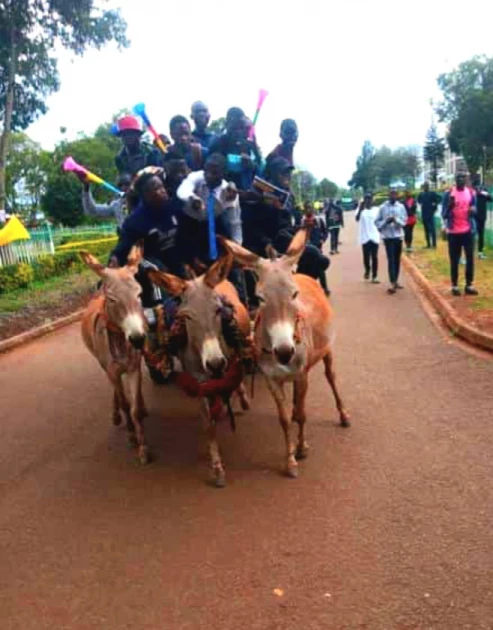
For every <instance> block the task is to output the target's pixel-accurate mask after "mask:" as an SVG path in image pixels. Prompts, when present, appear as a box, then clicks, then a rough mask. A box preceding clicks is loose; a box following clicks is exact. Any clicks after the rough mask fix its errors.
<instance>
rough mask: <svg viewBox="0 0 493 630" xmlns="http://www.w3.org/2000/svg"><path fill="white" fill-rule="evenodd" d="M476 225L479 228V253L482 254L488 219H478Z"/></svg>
mask: <svg viewBox="0 0 493 630" xmlns="http://www.w3.org/2000/svg"><path fill="white" fill-rule="evenodd" d="M476 225H477V226H478V252H479V253H482V251H483V249H484V230H485V227H486V217H476Z"/></svg>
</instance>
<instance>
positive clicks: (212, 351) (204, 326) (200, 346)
mask: <svg viewBox="0 0 493 630" xmlns="http://www.w3.org/2000/svg"><path fill="white" fill-rule="evenodd" d="M232 263H233V256H232V255H231V254H230V253H227V254H226V255H225V256H223V257H221V258H220V259H219V260H218V261H217V262H216V263H214V264H213V265H212V266H211V267H210V268H209V270H208V271H207V272H206V273H205V274H204V275H202V276H200V277H199V278H195V279H194V280H182V279H181V278H177V277H176V276H173V275H171V274H169V273H164V272H162V271H149V277H150V278H151V280H152V281H153V282H154V283H155V284H157V285H159V286H161V287H162V288H163V289H164V290H165V291H167V292H168V293H169V294H171V295H173V296H175V297H179V298H180V306H179V308H178V313H177V317H178V318H179V319H181V320H182V322H183V323H184V326H185V329H186V347H185V348H184V351H183V355H182V358H183V361H184V363H185V365H184V367H185V369H186V370H187V371H189V372H195V371H197V370H198V371H201V372H205V373H206V374H208V375H210V376H217V375H219V374H221V373H222V372H223V371H224V369H225V368H226V366H227V359H226V356H225V353H224V350H225V344H224V339H223V336H222V313H223V308H222V304H221V301H220V299H219V296H218V294H217V293H216V292H215V291H214V289H215V287H217V285H218V284H220V283H221V282H223V281H224V280H226V278H227V277H228V275H229V272H230V271H231V265H232Z"/></svg>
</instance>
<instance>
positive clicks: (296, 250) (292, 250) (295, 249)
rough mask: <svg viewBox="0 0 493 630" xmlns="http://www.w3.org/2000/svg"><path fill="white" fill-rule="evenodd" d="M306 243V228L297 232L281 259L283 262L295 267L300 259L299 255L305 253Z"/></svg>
mask: <svg viewBox="0 0 493 630" xmlns="http://www.w3.org/2000/svg"><path fill="white" fill-rule="evenodd" d="M307 242H308V230H307V229H306V228H302V229H301V230H298V232H296V234H295V235H294V237H293V240H292V241H291V243H290V244H289V247H288V249H287V251H286V253H285V254H284V256H283V257H282V259H283V261H285V262H287V263H288V264H289V265H290V266H291V265H295V264H296V263H297V262H298V260H299V259H300V258H301V254H303V252H304V251H305V247H306V244H307Z"/></svg>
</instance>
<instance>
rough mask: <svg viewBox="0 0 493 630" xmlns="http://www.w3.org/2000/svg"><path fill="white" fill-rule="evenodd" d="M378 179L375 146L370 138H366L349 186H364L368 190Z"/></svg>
mask: <svg viewBox="0 0 493 630" xmlns="http://www.w3.org/2000/svg"><path fill="white" fill-rule="evenodd" d="M376 181H377V173H376V169H375V148H374V147H373V145H372V143H371V142H370V141H369V140H365V142H364V144H363V148H362V149H361V154H360V155H359V157H358V159H357V160H356V170H355V171H354V173H353V176H352V177H351V179H350V181H349V182H348V186H349V187H350V188H362V189H363V190H364V191H367V190H372V189H373V188H374V187H375V185H376Z"/></svg>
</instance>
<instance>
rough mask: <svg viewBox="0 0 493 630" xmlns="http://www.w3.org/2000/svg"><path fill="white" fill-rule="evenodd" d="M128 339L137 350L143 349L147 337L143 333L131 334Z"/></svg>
mask: <svg viewBox="0 0 493 630" xmlns="http://www.w3.org/2000/svg"><path fill="white" fill-rule="evenodd" d="M128 340H129V341H130V343H131V344H132V346H133V347H134V348H135V349H136V350H143V348H144V343H145V340H146V337H145V335H141V334H133V335H130V337H129V338H128Z"/></svg>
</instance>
